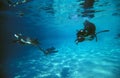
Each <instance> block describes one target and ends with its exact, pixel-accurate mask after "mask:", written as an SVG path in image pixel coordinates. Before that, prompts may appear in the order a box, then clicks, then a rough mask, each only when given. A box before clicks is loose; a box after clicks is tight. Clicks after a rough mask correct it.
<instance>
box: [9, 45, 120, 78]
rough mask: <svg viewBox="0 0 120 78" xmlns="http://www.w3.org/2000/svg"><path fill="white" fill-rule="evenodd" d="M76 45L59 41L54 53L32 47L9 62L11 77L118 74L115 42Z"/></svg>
mask: <svg viewBox="0 0 120 78" xmlns="http://www.w3.org/2000/svg"><path fill="white" fill-rule="evenodd" d="M110 44H111V43H110ZM66 45H68V46H66ZM80 46H81V45H72V44H69V43H64V44H63V43H62V44H61V45H59V47H60V48H59V52H58V53H55V54H50V55H47V56H46V55H43V54H42V53H41V52H40V51H39V50H37V51H34V50H33V51H31V54H30V55H29V56H27V57H24V56H23V57H21V60H19V61H15V62H14V63H11V65H10V66H11V68H13V73H14V75H13V77H14V78H120V76H119V74H120V49H119V46H117V45H116V46H114V44H111V45H109V44H108V45H104V46H102V47H99V46H97V47H94V48H93V47H88V48H87V49H85V48H82V47H80Z"/></svg>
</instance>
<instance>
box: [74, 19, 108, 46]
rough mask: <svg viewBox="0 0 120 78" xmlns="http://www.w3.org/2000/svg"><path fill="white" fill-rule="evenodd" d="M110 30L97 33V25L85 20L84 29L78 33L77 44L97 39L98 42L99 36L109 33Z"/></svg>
mask: <svg viewBox="0 0 120 78" xmlns="http://www.w3.org/2000/svg"><path fill="white" fill-rule="evenodd" d="M108 31H109V30H102V31H100V32H97V33H96V26H95V24H93V23H91V22H89V21H88V20H85V22H84V29H81V30H79V31H77V34H76V35H77V39H76V40H75V42H76V44H78V43H79V42H83V41H85V40H89V41H91V40H93V39H94V38H96V41H97V36H96V35H97V34H99V33H102V32H108Z"/></svg>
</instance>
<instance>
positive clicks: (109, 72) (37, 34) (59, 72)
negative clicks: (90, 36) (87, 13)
mask: <svg viewBox="0 0 120 78" xmlns="http://www.w3.org/2000/svg"><path fill="white" fill-rule="evenodd" d="M1 1H3V0H1ZM12 1H17V0H12ZM19 1H24V0H19ZM79 1H84V0H31V1H30V2H27V3H23V4H20V5H16V6H8V5H7V4H5V6H6V8H3V9H2V10H0V24H1V25H0V26H1V29H0V30H1V36H2V37H3V38H2V37H1V38H2V40H1V39H0V40H1V41H2V42H1V44H3V45H2V46H3V47H2V48H3V50H2V51H3V52H2V51H1V55H0V57H1V59H2V60H1V62H0V68H1V69H2V70H1V73H2V74H1V75H2V76H1V77H0V78H120V36H118V34H120V32H119V30H120V27H119V25H120V23H119V21H120V1H119V0H96V2H95V5H94V9H96V10H103V11H102V12H96V13H95V14H94V15H95V17H94V18H91V19H90V21H91V22H92V23H94V24H95V25H96V28H97V29H96V32H98V31H101V30H104V29H109V30H110V32H106V33H101V34H98V35H97V37H98V41H97V42H96V41H95V40H92V41H84V42H81V43H79V44H78V45H76V44H75V42H74V41H75V39H76V33H77V32H76V30H79V29H81V28H83V22H84V19H85V17H81V16H80V17H77V16H76V15H77V12H76V10H77V9H80V10H82V8H80V7H79ZM46 7H50V9H49V10H47V9H46ZM51 7H52V8H51ZM15 33H22V34H24V35H25V36H29V37H31V38H37V39H38V40H39V41H40V43H41V44H40V47H43V48H45V49H46V48H49V47H51V46H54V47H55V48H56V49H57V50H58V52H57V53H53V54H49V55H44V54H43V52H41V51H40V50H39V49H38V48H37V47H34V46H32V45H25V46H24V45H20V44H13V43H12V42H11V41H12V39H14V35H13V34H15Z"/></svg>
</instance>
